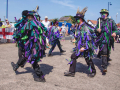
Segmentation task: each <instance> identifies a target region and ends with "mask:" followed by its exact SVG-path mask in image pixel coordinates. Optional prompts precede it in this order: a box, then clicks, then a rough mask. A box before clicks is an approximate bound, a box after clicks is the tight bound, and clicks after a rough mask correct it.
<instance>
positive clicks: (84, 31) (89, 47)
mask: <svg viewBox="0 0 120 90" xmlns="http://www.w3.org/2000/svg"><path fill="white" fill-rule="evenodd" d="M86 11H87V7H85V8H84V9H83V10H82V11H81V12H80V11H79V9H78V10H77V14H76V16H74V18H75V19H76V22H77V27H76V28H77V31H76V32H77V33H76V35H75V38H76V48H75V52H74V53H73V54H72V55H71V59H70V63H69V64H70V68H69V71H68V72H65V73H64V75H65V76H72V77H73V76H74V75H75V68H76V59H77V58H78V57H79V56H80V55H83V56H84V58H85V61H86V63H87V65H88V67H89V70H90V72H91V73H90V74H88V76H89V77H94V76H95V75H96V69H95V67H94V63H93V61H92V56H93V55H94V50H95V49H97V48H96V47H95V43H94V38H95V37H96V35H95V33H94V31H93V28H91V26H90V25H89V24H87V23H86V22H85V20H84V15H85V12H86Z"/></svg>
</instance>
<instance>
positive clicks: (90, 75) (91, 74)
mask: <svg viewBox="0 0 120 90" xmlns="http://www.w3.org/2000/svg"><path fill="white" fill-rule="evenodd" d="M95 75H96V73H90V74H88V77H91V78H92V77H94V76H95Z"/></svg>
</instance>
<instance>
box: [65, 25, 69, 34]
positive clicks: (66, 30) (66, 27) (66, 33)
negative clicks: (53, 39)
mask: <svg viewBox="0 0 120 90" xmlns="http://www.w3.org/2000/svg"><path fill="white" fill-rule="evenodd" d="M68 28H69V27H68V25H67V27H66V36H68Z"/></svg>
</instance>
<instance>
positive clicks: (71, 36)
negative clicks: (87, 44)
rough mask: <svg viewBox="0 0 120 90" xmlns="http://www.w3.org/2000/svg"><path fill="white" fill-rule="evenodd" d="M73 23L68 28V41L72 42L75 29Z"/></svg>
mask: <svg viewBox="0 0 120 90" xmlns="http://www.w3.org/2000/svg"><path fill="white" fill-rule="evenodd" d="M74 26H75V25H74V24H72V26H71V28H70V41H71V42H73V40H74V34H75V30H74Z"/></svg>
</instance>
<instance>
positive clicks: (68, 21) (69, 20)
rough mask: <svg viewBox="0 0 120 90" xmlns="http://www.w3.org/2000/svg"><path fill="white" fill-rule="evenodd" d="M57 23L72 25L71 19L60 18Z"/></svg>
mask: <svg viewBox="0 0 120 90" xmlns="http://www.w3.org/2000/svg"><path fill="white" fill-rule="evenodd" d="M59 22H66V23H72V19H71V17H61V18H60V19H59Z"/></svg>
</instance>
